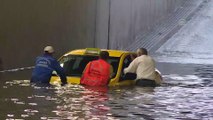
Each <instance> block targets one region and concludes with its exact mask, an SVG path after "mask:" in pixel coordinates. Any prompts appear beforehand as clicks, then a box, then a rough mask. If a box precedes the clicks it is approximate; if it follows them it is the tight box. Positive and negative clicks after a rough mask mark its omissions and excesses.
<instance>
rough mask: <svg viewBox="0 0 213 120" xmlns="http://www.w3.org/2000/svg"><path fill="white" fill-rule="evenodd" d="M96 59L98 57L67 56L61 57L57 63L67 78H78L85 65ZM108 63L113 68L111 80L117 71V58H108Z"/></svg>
mask: <svg viewBox="0 0 213 120" xmlns="http://www.w3.org/2000/svg"><path fill="white" fill-rule="evenodd" d="M98 58H99V57H98V56H82V55H69V56H64V57H62V58H61V59H60V61H59V62H60V65H61V66H62V67H63V68H64V70H65V73H66V75H67V76H75V77H80V76H81V75H82V73H83V71H84V68H85V67H86V65H87V63H89V62H90V61H92V60H97V59H98ZM108 62H109V63H110V64H111V65H112V67H113V77H112V78H114V77H115V75H116V73H117V70H118V64H119V57H110V58H109V59H108Z"/></svg>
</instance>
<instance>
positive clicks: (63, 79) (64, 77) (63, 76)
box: [54, 60, 67, 84]
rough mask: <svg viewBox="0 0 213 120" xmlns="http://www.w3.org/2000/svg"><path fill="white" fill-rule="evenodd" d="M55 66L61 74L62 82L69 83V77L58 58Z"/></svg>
mask: <svg viewBox="0 0 213 120" xmlns="http://www.w3.org/2000/svg"><path fill="white" fill-rule="evenodd" d="M54 68H55V71H56V72H57V74H59V76H60V79H61V82H62V83H63V84H67V78H66V75H65V72H64V69H63V68H62V67H61V66H60V64H59V63H58V61H56V60H55V61H54Z"/></svg>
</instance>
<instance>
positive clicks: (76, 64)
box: [50, 48, 161, 86]
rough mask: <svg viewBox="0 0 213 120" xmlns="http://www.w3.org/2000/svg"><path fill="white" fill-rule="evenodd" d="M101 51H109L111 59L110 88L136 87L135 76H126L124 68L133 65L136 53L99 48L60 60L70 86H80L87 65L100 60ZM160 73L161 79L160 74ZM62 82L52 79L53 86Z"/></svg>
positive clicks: (54, 77) (67, 55) (57, 78)
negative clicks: (133, 56) (111, 74)
mask: <svg viewBox="0 0 213 120" xmlns="http://www.w3.org/2000/svg"><path fill="white" fill-rule="evenodd" d="M100 51H108V52H109V59H108V62H109V63H110V64H111V66H112V67H113V76H112V77H111V79H110V82H109V84H108V85H109V86H124V85H134V84H135V80H134V79H136V75H135V74H126V75H124V73H123V70H124V68H126V67H128V66H129V64H130V63H131V55H133V54H135V53H134V52H129V51H121V50H106V49H99V48H86V49H77V50H72V51H70V52H68V53H66V54H65V55H63V56H62V57H61V58H60V59H59V62H60V65H61V66H62V67H63V68H64V70H65V73H66V75H67V82H68V83H69V84H80V78H81V76H82V73H83V71H84V69H85V67H86V65H87V63H89V62H90V61H92V60H97V59H98V58H99V53H100ZM156 73H158V75H159V77H160V78H161V76H160V73H159V72H156ZM59 82H60V77H58V76H57V75H56V74H53V76H52V77H51V81H50V83H51V84H57V83H59Z"/></svg>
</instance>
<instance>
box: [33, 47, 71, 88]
mask: <svg viewBox="0 0 213 120" xmlns="http://www.w3.org/2000/svg"><path fill="white" fill-rule="evenodd" d="M53 53H54V49H53V47H52V46H46V47H45V48H44V54H43V55H42V56H39V57H37V58H36V65H35V68H34V70H33V72H32V78H31V82H33V83H45V84H49V82H50V78H51V76H52V72H53V71H56V72H57V74H58V75H59V76H60V78H61V82H62V85H64V84H66V83H67V79H66V75H65V73H64V69H63V68H62V67H61V66H60V64H59V62H58V61H57V60H56V59H55V58H53V56H52V55H53Z"/></svg>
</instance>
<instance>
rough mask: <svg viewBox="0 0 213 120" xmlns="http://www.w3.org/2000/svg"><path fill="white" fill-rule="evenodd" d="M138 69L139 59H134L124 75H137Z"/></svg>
mask: <svg viewBox="0 0 213 120" xmlns="http://www.w3.org/2000/svg"><path fill="white" fill-rule="evenodd" d="M136 69H137V58H136V59H134V60H133V61H132V62H131V63H130V65H129V66H128V67H127V68H125V69H124V74H126V73H136Z"/></svg>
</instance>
